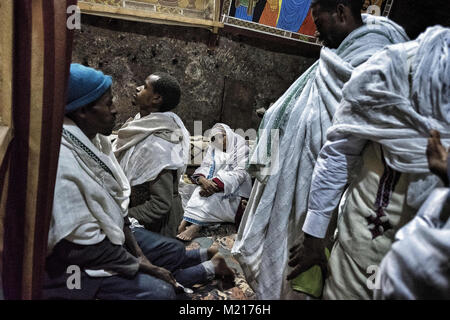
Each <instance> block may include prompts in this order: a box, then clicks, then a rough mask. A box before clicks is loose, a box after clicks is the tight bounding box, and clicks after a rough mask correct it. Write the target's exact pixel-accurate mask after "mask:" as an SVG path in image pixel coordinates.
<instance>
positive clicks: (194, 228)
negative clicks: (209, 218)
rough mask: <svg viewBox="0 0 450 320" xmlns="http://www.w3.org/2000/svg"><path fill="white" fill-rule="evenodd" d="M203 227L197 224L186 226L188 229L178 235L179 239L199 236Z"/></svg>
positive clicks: (189, 239)
mask: <svg viewBox="0 0 450 320" xmlns="http://www.w3.org/2000/svg"><path fill="white" fill-rule="evenodd" d="M201 229H202V227H201V226H199V225H197V224H193V225H190V226H189V227H187V228H186V230H184V231H183V232H182V233H180V234H179V235H177V239H180V240H182V241H191V240H192V239H194V238H197V236H198V233H199V232H200V230H201Z"/></svg>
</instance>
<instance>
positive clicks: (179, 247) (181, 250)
mask: <svg viewBox="0 0 450 320" xmlns="http://www.w3.org/2000/svg"><path fill="white" fill-rule="evenodd" d="M166 245H167V246H166V252H165V254H166V255H167V257H170V258H169V260H170V262H169V264H170V265H177V264H179V263H180V261H182V260H183V259H184V256H185V255H186V247H185V246H184V245H183V244H182V243H181V242H180V241H178V240H174V239H170V240H169V241H168V242H167V244H166Z"/></svg>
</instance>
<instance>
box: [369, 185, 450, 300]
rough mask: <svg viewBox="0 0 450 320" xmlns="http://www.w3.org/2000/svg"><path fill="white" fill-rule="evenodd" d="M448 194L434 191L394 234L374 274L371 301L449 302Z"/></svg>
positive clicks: (449, 240) (449, 227) (449, 233)
mask: <svg viewBox="0 0 450 320" xmlns="http://www.w3.org/2000/svg"><path fill="white" fill-rule="evenodd" d="M449 200H450V190H449V189H448V188H438V189H435V190H434V191H433V192H432V193H431V195H430V196H429V197H428V199H427V200H426V201H425V203H424V204H423V206H422V207H421V208H420V210H419V212H418V213H417V216H416V217H415V218H414V219H413V220H412V221H411V222H409V223H408V224H407V225H406V226H404V227H403V228H402V229H400V230H399V231H398V232H397V234H396V240H397V241H396V242H395V243H394V244H393V245H392V248H391V250H390V251H389V252H388V253H387V254H386V256H385V257H384V259H383V261H382V262H381V264H380V268H379V270H378V272H377V278H378V279H379V284H380V287H379V289H378V290H376V291H375V292H374V297H375V299H389V300H392V299H397V300H398V299H407V300H412V299H450V267H449V266H450V265H449V263H450V219H448V216H449V211H450V201H449Z"/></svg>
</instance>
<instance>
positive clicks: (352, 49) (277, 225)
mask: <svg viewBox="0 0 450 320" xmlns="http://www.w3.org/2000/svg"><path fill="white" fill-rule="evenodd" d="M362 17H363V22H364V25H363V26H362V27H360V28H358V29H356V30H354V31H353V32H352V33H351V34H350V35H348V36H347V38H346V39H345V40H344V41H343V42H342V44H341V45H340V46H339V48H338V49H336V50H330V49H327V48H323V49H322V51H321V54H320V59H319V61H318V62H316V63H315V64H314V65H313V66H312V67H311V68H310V69H308V70H307V71H306V72H305V73H304V74H303V75H302V76H301V77H300V78H299V79H298V80H297V81H296V82H295V83H294V84H293V85H292V86H291V87H290V88H289V89H288V91H287V92H286V93H285V94H284V95H283V96H282V97H281V98H280V99H279V100H278V101H277V102H276V103H275V104H274V105H273V106H272V107H271V108H270V109H269V110H268V112H267V113H266V115H265V116H264V119H263V123H262V125H261V127H260V128H261V129H263V130H266V131H263V132H262V133H261V135H260V137H259V139H258V141H257V144H256V147H255V149H254V151H253V153H252V157H251V159H250V169H252V166H253V167H256V168H257V170H258V172H257V173H256V177H257V178H258V180H259V181H261V182H262V183H265V186H261V185H260V184H258V183H257V184H256V186H255V187H254V189H255V188H259V189H260V190H261V188H262V189H264V190H263V191H262V195H261V199H260V201H259V203H255V205H252V201H251V199H250V201H249V205H248V206H247V208H246V211H245V213H244V217H243V220H242V221H243V223H241V226H240V228H239V231H238V235H237V238H236V242H235V244H234V247H233V249H232V253H233V255H234V256H235V257H236V258H237V259H238V261H239V263H240V264H241V265H242V266H243V270H244V272H245V275H246V278H247V279H250V280H249V283H250V285H251V287H252V288H253V289H254V290H255V292H256V294H257V297H258V298H259V299H283V298H286V297H287V296H288V295H289V294H290V293H291V292H292V289H290V285H289V282H287V281H286V275H287V273H288V267H287V262H288V255H289V248H290V247H291V246H292V245H293V244H294V242H295V241H296V240H297V238H298V236H299V234H300V233H301V217H302V216H303V214H304V213H305V212H306V210H307V208H308V196H309V190H310V186H311V177H312V173H313V170H314V166H315V163H316V159H317V156H318V154H319V152H320V149H321V147H322V146H323V144H324V143H325V142H326V132H327V130H328V128H329V127H330V126H331V124H332V120H333V116H334V113H335V111H336V109H337V108H338V106H339V103H340V101H341V98H342V88H343V86H344V84H345V82H347V81H348V80H349V79H350V76H351V74H352V71H353V70H354V68H355V67H357V66H359V65H360V64H362V63H363V62H365V61H366V60H367V59H368V58H369V57H371V56H372V55H373V54H374V53H376V52H377V51H379V50H381V49H382V48H383V47H385V46H387V45H390V44H394V43H399V42H404V41H408V37H407V35H406V33H405V32H404V30H403V29H402V28H401V27H400V26H398V25H397V24H395V23H394V22H392V21H391V20H389V19H386V18H383V17H374V16H368V15H362ZM268 130H280V131H279V136H280V143H279V148H277V147H276V144H273V143H271V140H270V139H269V135H270V131H268ZM267 134H269V135H267ZM274 152H275V153H276V154H275V155H274ZM277 158H279V161H278V162H276V164H275V166H274V165H273V163H272V160H273V159H275V160H276V159H277ZM270 166H273V167H274V168H273V169H274V170H273V171H272V172H270V171H268V172H264V171H263V170H261V169H267V168H268V167H270ZM255 192H256V191H255Z"/></svg>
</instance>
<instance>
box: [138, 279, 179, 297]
mask: <svg viewBox="0 0 450 320" xmlns="http://www.w3.org/2000/svg"><path fill="white" fill-rule="evenodd" d="M144 278H145V280H144V281H142V282H141V283H140V287H141V292H140V293H139V294H138V295H137V297H136V298H137V299H138V300H175V299H176V293H175V288H174V287H173V286H172V285H171V284H170V283H168V282H166V281H163V280H161V279H157V278H154V277H152V276H149V275H145V276H144Z"/></svg>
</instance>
